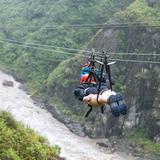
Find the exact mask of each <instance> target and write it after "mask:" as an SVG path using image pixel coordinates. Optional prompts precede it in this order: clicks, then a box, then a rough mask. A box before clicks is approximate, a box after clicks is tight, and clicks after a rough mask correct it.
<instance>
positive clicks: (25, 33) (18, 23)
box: [0, 0, 132, 93]
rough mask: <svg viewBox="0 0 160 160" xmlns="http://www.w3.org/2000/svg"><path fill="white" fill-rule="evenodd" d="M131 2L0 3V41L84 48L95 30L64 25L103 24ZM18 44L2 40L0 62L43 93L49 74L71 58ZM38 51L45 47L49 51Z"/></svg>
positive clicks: (63, 1)
mask: <svg viewBox="0 0 160 160" xmlns="http://www.w3.org/2000/svg"><path fill="white" fill-rule="evenodd" d="M131 1H132V0H129V1H128V0H125V1H123V2H121V1H120V0H118V1H117V0H113V1H110V0H99V1H95V0H90V1H86V0H83V1H75V0H61V1H57V0H52V1H51V0H46V1H41V0H36V1H32V0H28V1H23V0H12V1H4V0H0V4H1V5H0V18H1V21H0V38H1V40H2V39H11V40H14V41H19V42H28V43H37V44H46V45H52V46H59V47H67V48H77V49H80V48H84V47H85V46H86V45H87V43H88V41H89V40H90V39H91V38H92V36H93V35H94V34H95V33H96V31H97V30H98V29H97V28H92V27H89V28H87V27H70V26H68V27H67V25H74V24H75V25H77V24H94V23H95V24H99V23H105V22H106V21H108V20H109V18H111V17H112V16H113V14H114V13H115V12H117V11H118V10H121V9H123V8H125V6H127V5H128V4H129V3H130V2H131ZM66 13H67V14H66ZM46 27H49V28H50V27H51V28H50V29H49V28H46ZM1 40H0V41H1ZM19 42H15V43H16V44H12V43H7V42H5V43H4V42H3V43H2V41H1V48H0V57H1V59H0V63H1V65H4V66H5V67H7V68H9V69H12V70H14V71H16V73H18V74H19V76H20V77H21V79H25V80H26V81H27V83H28V85H29V87H30V88H32V89H33V92H36V91H37V90H38V92H39V91H43V86H44V85H45V82H46V81H45V80H46V79H47V77H48V75H49V73H50V72H52V71H53V70H54V69H55V68H56V67H57V65H58V64H59V63H60V61H62V60H64V59H66V58H70V57H71V56H72V54H71V55H69V54H67V53H66V52H68V51H62V50H60V49H56V48H54V47H53V48H51V47H47V46H45V47H44V46H41V45H38V46H35V45H29V46H32V47H38V48H39V49H37V48H29V47H27V46H26V44H25V45H24V44H23V45H22V44H21V45H19ZM41 48H47V49H48V51H47V50H42V49H41ZM56 51H59V52H56ZM63 52H64V53H63ZM70 52H71V51H70ZM71 53H75V52H73V51H72V52H71ZM38 92H37V93H38Z"/></svg>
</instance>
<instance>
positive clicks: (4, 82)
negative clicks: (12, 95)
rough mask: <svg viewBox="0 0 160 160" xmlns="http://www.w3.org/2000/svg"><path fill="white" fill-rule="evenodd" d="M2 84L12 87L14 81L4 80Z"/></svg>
mask: <svg viewBox="0 0 160 160" xmlns="http://www.w3.org/2000/svg"><path fill="white" fill-rule="evenodd" d="M2 85H3V86H6V87H13V86H14V83H13V81H9V80H4V81H3V82H2Z"/></svg>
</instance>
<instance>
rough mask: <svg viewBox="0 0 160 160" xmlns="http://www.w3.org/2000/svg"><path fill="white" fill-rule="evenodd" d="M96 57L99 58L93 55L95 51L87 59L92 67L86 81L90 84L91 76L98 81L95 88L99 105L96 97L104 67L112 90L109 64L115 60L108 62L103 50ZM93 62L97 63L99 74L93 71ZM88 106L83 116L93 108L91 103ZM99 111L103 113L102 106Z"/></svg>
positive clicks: (86, 115)
mask: <svg viewBox="0 0 160 160" xmlns="http://www.w3.org/2000/svg"><path fill="white" fill-rule="evenodd" d="M97 57H98V58H100V60H99V59H97V58H96V57H95V53H94V52H93V53H92V55H91V58H90V59H89V62H90V64H91V66H92V68H91V72H90V73H89V75H88V78H87V80H86V82H88V83H89V84H91V80H92V78H94V79H95V80H96V82H97V83H98V86H97V90H98V93H97V103H98V104H99V105H100V103H99V101H98V98H99V95H100V89H101V85H102V79H103V74H104V69H105V71H106V75H108V80H109V85H110V89H111V91H112V80H111V71H110V64H114V63H115V62H111V63H108V57H109V55H108V54H107V53H105V51H102V54H100V55H97ZM95 63H97V64H98V65H99V70H100V75H97V74H96V73H95V71H94V69H95ZM99 70H98V71H99ZM88 107H89V108H90V109H89V110H88V112H87V113H86V114H85V117H88V115H89V114H90V113H91V111H92V108H93V106H91V105H88ZM101 112H102V113H104V106H101Z"/></svg>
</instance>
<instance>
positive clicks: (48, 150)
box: [0, 112, 60, 160]
mask: <svg viewBox="0 0 160 160" xmlns="http://www.w3.org/2000/svg"><path fill="white" fill-rule="evenodd" d="M59 153H60V148H59V147H58V146H55V147H50V146H49V145H47V143H46V139H44V138H43V137H41V136H39V135H37V134H36V133H35V132H33V131H32V130H31V129H29V128H25V127H24V126H23V125H22V124H20V123H18V122H16V121H15V120H14V119H13V117H12V116H11V115H10V114H8V113H6V112H0V159H1V160H6V159H9V160H58V159H60V158H59V157H58V155H59Z"/></svg>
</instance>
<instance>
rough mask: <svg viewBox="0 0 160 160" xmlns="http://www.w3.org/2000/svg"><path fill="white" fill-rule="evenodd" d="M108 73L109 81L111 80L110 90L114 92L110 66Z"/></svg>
mask: <svg viewBox="0 0 160 160" xmlns="http://www.w3.org/2000/svg"><path fill="white" fill-rule="evenodd" d="M107 73H108V80H109V85H110V89H111V91H112V78H111V70H110V66H109V65H107Z"/></svg>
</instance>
